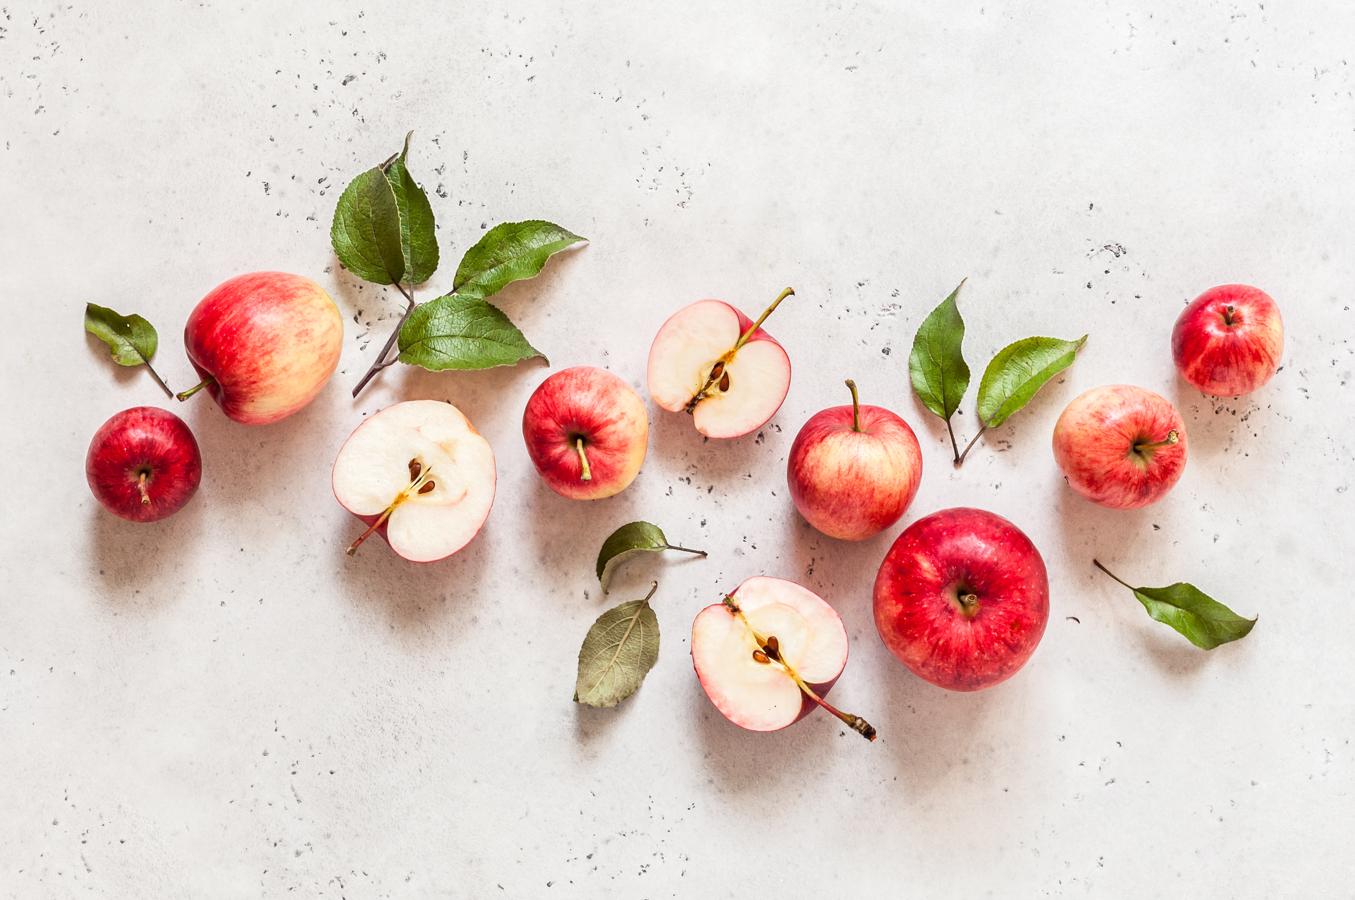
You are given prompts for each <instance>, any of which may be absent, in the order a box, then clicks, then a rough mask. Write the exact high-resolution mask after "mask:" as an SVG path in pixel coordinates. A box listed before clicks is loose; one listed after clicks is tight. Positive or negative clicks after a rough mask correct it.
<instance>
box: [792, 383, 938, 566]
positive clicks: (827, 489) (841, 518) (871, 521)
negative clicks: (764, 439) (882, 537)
mask: <svg viewBox="0 0 1355 900" xmlns="http://www.w3.org/2000/svg"><path fill="white" fill-rule="evenodd" d="M847 387H848V389H849V390H850V391H851V393H852V402H851V405H850V406H834V407H831V408H829V409H825V410H823V411H822V412H819V413H816V414H815V415H814V416H813V417H812V418H810V420H809V421H808V422H806V423H805V424H804V427H803V428H801V429H800V433H799V434H797V435H796V436H795V442H794V443H793V444H791V448H790V459H789V461H788V462H787V465H786V481H787V483H788V485H789V487H790V496H791V500H793V501H794V502H795V508H796V509H798V510H799V511H800V515H802V516H804V518H805V521H807V522H808V523H809V524H810V525H813V526H814V527H815V528H817V529H818V530H819V531H821V532H823V533H824V534H826V535H828V536H829V537H834V538H840V539H842V540H846V541H860V540H864V539H866V538H868V537H871V536H873V535H876V534H879V533H880V532H881V531H883V530H884V529H886V528H888V527H889V526H890V525H893V524H894V523H895V522H897V521H898V520H899V517H900V516H902V515H903V513H904V510H906V509H907V508H908V504H910V503H912V502H913V497H915V496H916V495H917V488H918V484H919V483H920V482H921V480H922V448H921V447H919V446H918V443H917V435H915V434H913V429H912V428H909V427H908V423H907V422H905V421H903V419H901V418H899V417H898V416H897V415H895V414H894V413H892V412H890V411H889V410H887V409H883V408H882V407H879V406H861V405H860V403H859V401H858V399H857V394H856V385H855V383H853V382H851V381H848V382H847Z"/></svg>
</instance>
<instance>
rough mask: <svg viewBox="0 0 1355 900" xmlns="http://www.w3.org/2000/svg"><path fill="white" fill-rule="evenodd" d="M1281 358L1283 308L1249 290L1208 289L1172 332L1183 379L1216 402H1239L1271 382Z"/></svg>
mask: <svg viewBox="0 0 1355 900" xmlns="http://www.w3.org/2000/svg"><path fill="white" fill-rule="evenodd" d="M1283 352H1284V323H1283V322H1282V321H1281V320H1280V308H1279V307H1278V306H1276V305H1275V301H1274V300H1272V299H1271V298H1270V295H1269V294H1267V293H1266V292H1265V291H1263V290H1260V289H1259V288H1254V287H1251V286H1250V285H1245V284H1224V285H1220V286H1218V287H1213V288H1210V289H1209V290H1207V291H1205V292H1204V293H1203V294H1201V295H1200V296H1198V297H1196V298H1195V299H1194V300H1193V301H1191V303H1190V305H1189V306H1187V307H1186V308H1185V309H1184V310H1183V311H1182V312H1181V315H1180V317H1179V318H1177V320H1176V327H1175V328H1173V329H1172V358H1173V359H1174V360H1175V361H1176V368H1177V370H1178V371H1180V373H1181V377H1182V378H1184V379H1185V380H1186V381H1188V382H1190V383H1191V384H1193V385H1194V386H1195V387H1197V388H1199V389H1200V390H1202V391H1204V392H1205V393H1206V394H1213V395H1214V396H1216V397H1240V396H1242V395H1243V394H1250V393H1251V392H1252V391H1254V390H1256V389H1257V388H1259V387H1261V386H1262V385H1264V384H1265V383H1266V382H1267V381H1270V379H1271V377H1272V376H1273V375H1274V374H1275V372H1276V371H1277V370H1278V369H1279V367H1280V356H1281V354H1282V353H1283Z"/></svg>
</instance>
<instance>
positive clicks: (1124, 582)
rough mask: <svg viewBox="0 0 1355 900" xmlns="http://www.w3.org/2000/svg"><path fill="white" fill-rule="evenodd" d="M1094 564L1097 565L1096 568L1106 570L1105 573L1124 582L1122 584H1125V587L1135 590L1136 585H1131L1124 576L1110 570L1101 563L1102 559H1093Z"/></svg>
mask: <svg viewBox="0 0 1355 900" xmlns="http://www.w3.org/2000/svg"><path fill="white" fill-rule="evenodd" d="M1092 565H1094V566H1096V568H1098V569H1100V570H1101V571H1102V572H1105V573H1106V574H1107V575H1109V576H1110V577H1111V578H1113V579H1115V580H1116V581H1118V582H1119V583H1120V584H1122V585H1124V586H1125V587H1127V588H1129V589H1130V590H1131V591H1132V590H1134V586H1133V585H1131V584H1130V583H1129V582H1127V581H1125V580H1124V579H1123V578H1121V577H1120V576H1119V575H1116V574H1115V573H1114V572H1112V571H1110V569H1107V568H1106V567H1105V566H1103V565H1101V561H1100V560H1096V559H1093V560H1092Z"/></svg>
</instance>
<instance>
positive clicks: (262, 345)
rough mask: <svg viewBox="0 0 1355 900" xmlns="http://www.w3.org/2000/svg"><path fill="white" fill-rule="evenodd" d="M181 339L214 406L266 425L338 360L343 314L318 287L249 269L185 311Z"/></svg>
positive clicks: (293, 407)
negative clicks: (214, 403)
mask: <svg viewBox="0 0 1355 900" xmlns="http://www.w3.org/2000/svg"><path fill="white" fill-rule="evenodd" d="M184 344H185V346H186V347H187V349H188V358H189V360H190V361H191V362H192V363H193V368H195V369H197V370H198V374H199V375H201V376H202V379H203V380H202V382H201V383H200V384H199V385H197V386H196V387H194V388H191V389H189V390H187V391H184V392H183V393H182V394H180V395H179V399H180V400H186V399H188V397H190V396H192V395H193V394H194V393H196V392H197V391H199V390H201V389H203V388H206V390H207V393H209V394H211V395H212V397H213V398H214V399H215V400H216V402H217V403H218V404H220V406H221V410H222V412H224V413H225V414H226V415H228V416H230V417H231V418H232V419H234V420H235V421H237V422H243V423H244V424H246V425H266V424H268V423H269V422H276V421H278V420H279V419H283V418H286V417H287V416H290V415H291V414H292V413H294V412H296V411H297V410H299V409H301V408H302V407H303V406H305V405H306V404H307V403H309V402H311V400H312V399H313V398H314V397H315V395H316V394H318V393H319V392H320V388H322V387H324V386H325V382H327V381H329V376H330V375H332V374H334V369H335V367H337V366H338V364H339V351H340V350H341V349H342V344H343V319H342V318H341V317H340V316H339V308H338V307H337V306H335V305H334V301H333V300H331V299H330V297H329V294H326V293H325V291H324V289H323V288H321V287H320V286H319V285H318V284H316V283H315V282H313V281H311V280H310V279H309V278H302V277H301V276H300V275H288V274H287V273H285V272H254V273H252V274H249V275H239V276H237V277H235V278H232V279H230V280H229V281H227V282H224V283H223V284H220V285H218V286H217V287H216V288H215V289H213V290H212V292H211V293H209V294H208V295H207V296H206V297H203V298H202V301H201V302H199V303H198V305H197V307H196V308H195V309H194V310H193V313H192V315H190V316H189V317H188V324H187V325H186V326H184Z"/></svg>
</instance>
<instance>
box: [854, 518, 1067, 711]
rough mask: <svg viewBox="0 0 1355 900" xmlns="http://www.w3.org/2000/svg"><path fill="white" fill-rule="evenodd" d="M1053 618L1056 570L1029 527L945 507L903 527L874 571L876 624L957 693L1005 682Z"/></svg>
mask: <svg viewBox="0 0 1355 900" xmlns="http://www.w3.org/2000/svg"><path fill="white" fill-rule="evenodd" d="M1048 619H1049V578H1048V575H1047V574H1046V572H1045V567H1044V560H1043V559H1042V558H1041V557H1040V551H1038V550H1036V549H1035V545H1034V544H1032V543H1031V542H1030V538H1028V537H1026V536H1025V534H1024V533H1023V532H1022V531H1021V529H1019V528H1017V527H1016V526H1015V525H1013V524H1012V523H1011V522H1008V521H1007V520H1006V519H1004V518H1002V517H1001V516H997V515H994V514H993V513H990V512H985V511H984V510H981V509H965V508H957V509H943V510H941V511H940V512H935V513H932V514H931V515H929V516H926V517H924V518H921V519H918V520H917V521H916V522H914V523H913V524H912V525H909V526H908V527H907V528H906V529H904V531H903V534H901V535H899V537H898V540H896V541H894V546H892V547H890V548H889V553H888V554H886V555H885V558H884V562H883V563H881V564H880V572H879V574H878V575H877V576H876V578H875V627H876V628H877V629H878V630H879V632H880V639H881V640H883V641H884V644H885V646H886V647H888V648H889V649H890V650H891V651H892V652H893V653H894V655H895V656H897V657H898V658H899V659H900V660H901V661H902V662H903V664H904V665H905V666H907V667H908V668H909V669H911V670H912V671H913V673H914V674H916V675H918V676H919V677H921V678H924V679H926V680H927V681H930V682H931V683H932V684H935V685H939V686H940V687H943V688H948V689H950V690H952V691H977V690H980V689H981V688H986V687H992V686H993V685H995V684H997V683H999V682H1001V681H1005V680H1006V679H1008V678H1010V677H1011V676H1012V675H1014V674H1015V673H1016V671H1017V670H1018V669H1020V668H1021V667H1022V666H1023V665H1025V663H1026V660H1028V659H1030V655H1031V653H1033V652H1034V651H1035V646H1036V645H1037V644H1038V643H1039V642H1040V637H1041V635H1043V634H1044V629H1045V623H1046V622H1047V621H1048Z"/></svg>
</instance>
